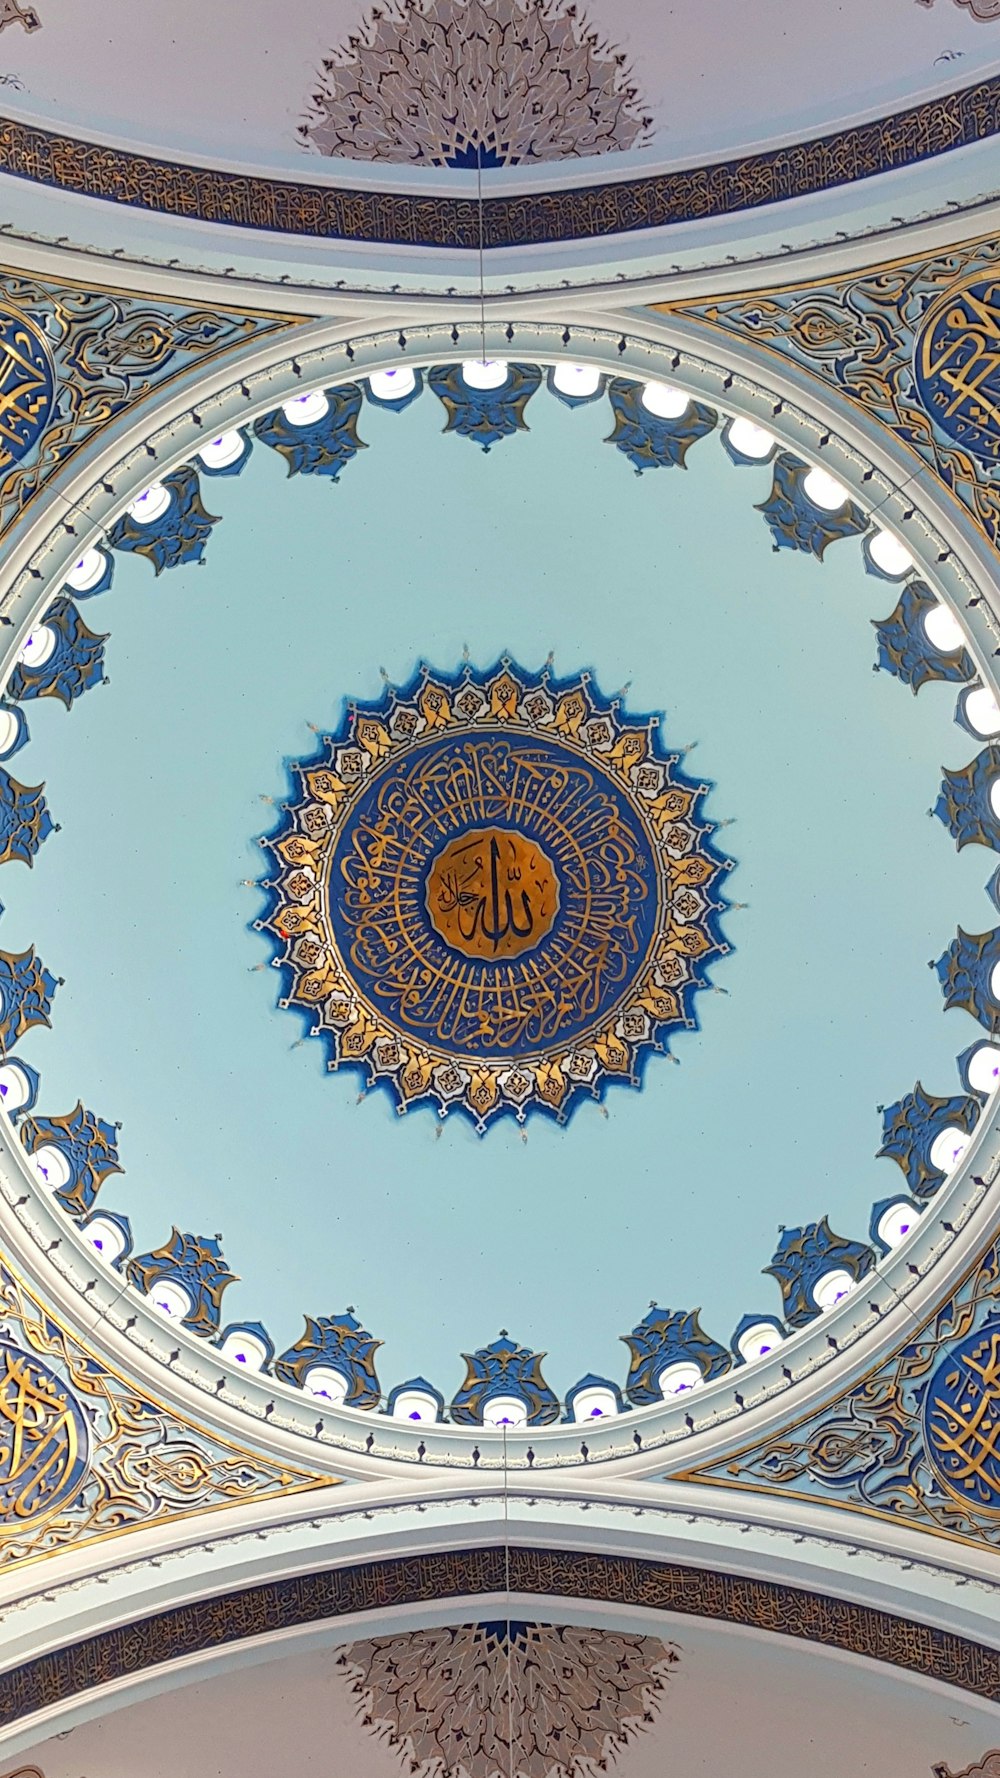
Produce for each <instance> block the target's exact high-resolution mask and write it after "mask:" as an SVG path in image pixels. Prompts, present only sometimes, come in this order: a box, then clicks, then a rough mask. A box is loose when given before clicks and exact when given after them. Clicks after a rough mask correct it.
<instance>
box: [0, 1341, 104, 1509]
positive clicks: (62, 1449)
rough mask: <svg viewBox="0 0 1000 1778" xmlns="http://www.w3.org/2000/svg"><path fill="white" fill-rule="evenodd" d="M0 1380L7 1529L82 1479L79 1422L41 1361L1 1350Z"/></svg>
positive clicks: (1, 1505)
mask: <svg viewBox="0 0 1000 1778" xmlns="http://www.w3.org/2000/svg"><path fill="white" fill-rule="evenodd" d="M4 1360H5V1365H6V1371H5V1375H4V1377H3V1381H2V1384H0V1526H2V1525H3V1524H6V1525H7V1526H9V1527H10V1528H11V1529H13V1528H14V1527H15V1526H16V1525H18V1524H22V1525H23V1523H24V1522H25V1520H28V1519H32V1518H35V1517H36V1516H37V1515H39V1514H41V1513H45V1512H48V1511H51V1510H52V1508H53V1507H55V1506H58V1505H60V1504H61V1503H62V1502H63V1500H64V1499H68V1498H69V1496H70V1494H71V1492H72V1489H73V1486H74V1478H75V1477H78V1479H79V1480H82V1474H81V1473H80V1472H81V1470H82V1464H81V1458H82V1456H83V1455H84V1452H83V1450H82V1436H81V1422H80V1419H79V1411H78V1410H77V1409H76V1407H75V1405H74V1404H73V1402H72V1400H71V1398H70V1396H69V1395H68V1393H67V1392H66V1391H65V1390H64V1389H63V1388H62V1387H61V1386H60V1384H59V1383H58V1382H57V1380H56V1378H55V1377H54V1376H53V1375H52V1374H51V1372H50V1371H49V1370H48V1369H47V1367H46V1366H45V1365H42V1364H39V1363H38V1361H37V1360H35V1359H33V1358H31V1357H30V1356H29V1355H28V1354H27V1353H23V1352H17V1351H15V1350H14V1349H13V1348H6V1349H5V1351H4Z"/></svg>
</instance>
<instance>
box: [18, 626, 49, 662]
mask: <svg viewBox="0 0 1000 1778" xmlns="http://www.w3.org/2000/svg"><path fill="white" fill-rule="evenodd" d="M58 640H59V638H58V636H57V635H56V633H55V630H54V629H53V628H52V625H51V624H38V625H37V627H36V628H35V629H33V630H29V631H28V634H27V636H26V637H25V639H24V642H23V643H22V645H21V647H20V648H19V649H18V651H17V658H18V660H19V661H20V663H21V665H22V667H27V668H28V671H29V672H30V673H33V672H35V670H36V669H37V668H38V667H44V665H45V663H46V661H47V660H49V659H51V657H52V655H53V654H54V653H55V646H56V643H57V641H58Z"/></svg>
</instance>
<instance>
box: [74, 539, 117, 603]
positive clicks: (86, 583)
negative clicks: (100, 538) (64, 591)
mask: <svg viewBox="0 0 1000 1778" xmlns="http://www.w3.org/2000/svg"><path fill="white" fill-rule="evenodd" d="M107 566H108V558H107V556H106V555H105V554H104V551H103V550H102V549H98V548H97V546H96V544H92V545H91V547H90V549H85V550H84V552H83V555H82V556H81V557H80V560H79V561H78V562H74V564H73V566H72V568H71V569H70V571H69V573H68V574H67V576H66V585H67V586H68V587H72V589H73V591H74V593H89V592H90V589H91V587H94V586H96V585H97V583H98V581H99V580H100V579H101V577H102V576H103V574H104V573H105V571H106V569H107Z"/></svg>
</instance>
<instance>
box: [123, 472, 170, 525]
mask: <svg viewBox="0 0 1000 1778" xmlns="http://www.w3.org/2000/svg"><path fill="white" fill-rule="evenodd" d="M172 499H173V495H172V494H171V492H170V489H169V488H166V487H164V485H163V483H162V482H150V484H149V487H148V488H144V489H143V491H142V493H141V494H138V495H137V496H136V498H135V499H134V500H133V501H131V502H130V504H129V505H128V506H127V507H126V509H125V510H126V511H127V513H128V516H129V518H130V519H134V520H135V522H136V524H137V525H155V523H156V521H157V519H162V517H163V515H164V513H165V512H166V510H167V507H168V506H169V505H170V502H171V500H172Z"/></svg>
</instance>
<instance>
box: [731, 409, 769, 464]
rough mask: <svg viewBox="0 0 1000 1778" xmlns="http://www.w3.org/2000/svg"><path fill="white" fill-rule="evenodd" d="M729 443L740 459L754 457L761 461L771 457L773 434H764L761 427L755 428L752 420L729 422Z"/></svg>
mask: <svg viewBox="0 0 1000 1778" xmlns="http://www.w3.org/2000/svg"><path fill="white" fill-rule="evenodd" d="M729 442H730V444H731V445H732V447H733V450H734V451H739V453H740V456H741V457H756V458H758V459H760V460H761V461H763V459H764V458H765V457H769V456H770V455H771V452H772V451H773V450H774V446H775V438H774V434H773V432H765V430H764V428H763V426H756V425H755V424H754V422H753V420H743V419H736V420H731V421H730V424H729Z"/></svg>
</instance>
